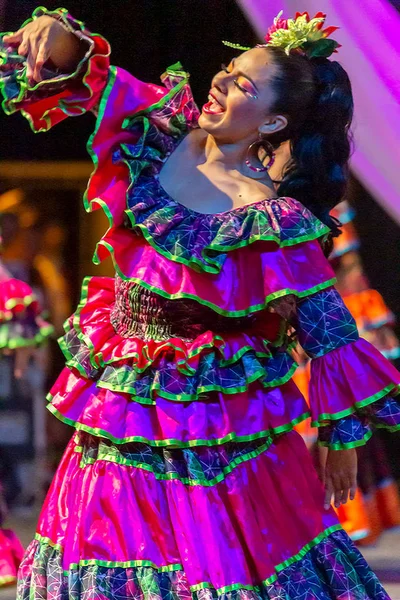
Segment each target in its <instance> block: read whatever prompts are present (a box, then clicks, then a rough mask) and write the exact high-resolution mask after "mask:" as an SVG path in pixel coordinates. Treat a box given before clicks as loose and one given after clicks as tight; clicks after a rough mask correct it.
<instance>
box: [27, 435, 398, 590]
mask: <svg viewBox="0 0 400 600" xmlns="http://www.w3.org/2000/svg"><path fill="white" fill-rule="evenodd" d="M91 443H93V444H96V440H95V439H94V440H92V442H91ZM77 444H81V445H82V446H83V449H82V448H79V446H77ZM86 444H87V440H85V438H84V436H80V438H79V439H77V440H75V441H73V442H71V444H70V446H69V448H68V449H67V453H66V455H65V457H64V459H63V461H62V462H61V465H60V467H59V470H58V473H57V475H56V478H55V480H54V481H53V484H52V486H51V489H50V492H49V495H48V497H47V499H46V501H45V504H44V509H43V512H42V515H41V518H40V521H39V525H38V534H37V536H36V540H35V541H34V542H33V543H32V544H31V546H30V547H29V548H28V551H27V554H26V556H25V559H24V561H23V563H22V565H21V569H20V582H19V598H21V600H25V599H26V600H27V599H28V597H29V593H30V594H31V595H32V594H33V593H35V594H36V595H46V597H47V598H49V599H50V600H66V599H67V598H75V599H78V598H83V597H85V598H86V600H94V598H98V594H99V592H100V593H101V594H102V597H104V598H109V599H110V600H111V598H113V599H115V598H116V599H117V600H118V599H119V598H120V599H121V600H122V598H125V597H127V596H138V597H139V598H140V597H142V595H143V596H146V595H148V593H149V590H151V594H152V595H154V597H155V598H160V599H164V598H165V595H166V594H170V593H173V594H174V595H176V597H177V598H190V597H192V596H193V597H195V598H199V600H201V599H203V600H204V598H206V599H210V600H211V599H213V600H214V599H215V598H217V597H221V596H222V597H223V598H226V600H228V598H232V596H233V597H234V598H236V599H237V600H239V599H243V598H245V599H248V600H259V599H261V598H271V599H272V598H273V599H274V600H276V599H277V598H280V597H282V598H283V597H287V598H293V600H294V599H295V598H299V597H301V594H303V593H307V594H310V593H313V597H314V599H318V600H319V599H320V600H323V599H324V598H326V597H328V596H332V595H335V597H340V596H343V597H344V596H346V597H347V596H348V597H350V595H352V596H353V597H354V598H357V599H358V600H367V599H368V600H372V598H374V600H377V599H380V600H388V598H387V595H386V594H385V592H384V590H383V589H382V587H381V586H380V584H379V582H378V580H377V579H376V577H375V576H374V575H373V574H372V572H371V571H370V570H369V568H368V566H367V564H366V563H365V561H364V560H363V558H362V557H361V555H360V553H359V552H358V551H357V550H356V549H355V548H354V546H353V545H352V543H351V542H350V540H349V539H348V537H347V536H346V534H345V533H344V532H343V531H341V528H340V526H339V525H338V524H337V520H336V516H335V514H334V512H333V510H329V511H321V505H322V502H323V489H322V486H321V484H320V482H319V481H318V479H317V476H316V473H315V470H314V469H313V466H312V463H311V458H310V456H309V453H308V451H307V449H306V448H305V446H304V444H303V442H302V440H301V439H300V437H299V436H298V435H297V434H296V433H294V432H293V433H291V434H289V435H287V436H282V437H280V438H279V439H278V440H276V442H275V443H274V444H272V445H270V446H269V447H267V448H265V449H264V451H262V452H260V453H258V455H255V456H254V457H253V458H249V460H246V461H244V462H242V463H241V464H238V465H237V466H236V467H235V468H233V469H232V470H231V472H230V473H229V474H228V475H227V476H226V477H225V478H224V479H223V481H220V482H214V484H213V485H211V486H209V485H202V484H201V483H199V482H198V483H197V484H196V485H190V486H188V485H187V484H186V483H184V482H183V481H180V480H179V479H178V480H176V479H172V478H171V479H170V480H163V479H161V480H160V479H159V478H157V477H156V476H155V473H154V472H153V471H152V470H147V469H145V468H142V467H141V466H140V465H138V466H132V465H128V464H117V463H116V462H113V461H112V460H109V459H108V458H107V456H105V457H103V459H102V460H99V461H95V462H94V463H93V464H91V463H90V462H87V463H85V464H82V462H81V452H82V451H83V452H85V451H86ZM100 445H101V442H100ZM261 448H262V447H261V446H260V447H259V450H261ZM225 450H226V449H221V451H222V452H225ZM219 451H220V450H219V449H215V450H213V451H212V453H213V454H216V453H218V452H219ZM196 453H197V450H194V451H190V452H188V453H187V454H186V455H185V454H184V453H182V452H181V451H178V452H177V455H176V456H175V455H174V454H173V451H171V453H170V455H169V456H168V458H167V465H168V468H169V469H172V468H173V467H174V465H176V463H178V462H179V464H180V465H181V464H182V463H184V462H185V461H186V463H187V465H188V467H187V468H188V470H190V469H192V468H193V461H195V462H196V461H197V460H200V461H203V460H204V461H205V463H207V464H208V463H209V462H210V458H209V457H207V456H206V455H205V453H206V449H199V455H198V456H197V457H196ZM224 456H225V458H227V456H226V455H225V454H224ZM144 462H145V460H143V463H144ZM189 464H190V466H189ZM143 466H144V464H143ZM179 468H180V467H178V469H179ZM294 471H296V477H295V478H294V477H293V472H294ZM77 499H78V500H77ZM300 499H301V502H300ZM60 506H62V507H63V511H62V512H60V510H59V507H60ZM121 514H123V515H124V519H123V520H122V521H121ZM132 522H134V523H135V525H136V526H135V527H128V528H127V527H126V523H132ZM155 540H156V543H155ZM210 540H212V543H210ZM266 548H267V549H268V552H266Z"/></svg>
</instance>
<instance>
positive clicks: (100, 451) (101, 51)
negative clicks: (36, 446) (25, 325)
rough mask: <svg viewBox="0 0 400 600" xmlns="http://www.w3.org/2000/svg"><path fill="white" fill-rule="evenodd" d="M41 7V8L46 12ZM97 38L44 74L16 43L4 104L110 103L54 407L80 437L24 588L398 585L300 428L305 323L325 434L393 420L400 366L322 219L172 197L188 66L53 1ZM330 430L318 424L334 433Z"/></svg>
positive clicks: (54, 112) (356, 595) (32, 113)
mask: <svg viewBox="0 0 400 600" xmlns="http://www.w3.org/2000/svg"><path fill="white" fill-rule="evenodd" d="M38 14H41V12H40V11H36V13H35V16H37V15H38ZM51 14H53V16H54V17H55V18H59V19H61V20H63V22H64V24H65V26H67V27H68V28H70V29H71V30H75V31H76V32H77V35H78V36H80V37H82V38H83V39H84V40H86V41H83V42H82V43H86V44H87V45H88V46H87V47H88V51H87V53H86V56H85V58H84V59H83V60H82V61H81V63H80V64H79V66H78V68H77V71H76V72H75V73H74V74H72V75H71V76H65V75H58V76H55V77H54V79H50V80H48V81H45V82H43V83H40V84H37V85H36V86H35V87H34V88H31V89H30V88H27V87H26V85H25V79H24V67H23V65H21V64H20V63H19V62H18V61H20V59H18V58H17V57H14V58H13V57H12V55H10V54H6V55H4V62H5V64H4V66H3V72H4V78H3V81H4V84H3V94H4V97H5V102H4V107H5V110H6V112H14V111H17V110H21V111H22V112H23V113H24V114H25V115H26V116H27V117H28V118H29V121H30V123H31V126H32V128H33V129H34V130H35V131H46V130H48V129H49V128H50V127H51V126H52V125H54V124H56V123H57V122H59V121H61V120H62V119H64V118H65V117H67V116H73V115H79V114H82V113H83V112H85V111H88V110H93V111H95V112H96V114H97V120H96V126H95V131H94V133H93V135H92V136H91V138H90V141H89V152H90V154H91V156H92V157H93V161H94V164H95V170H94V172H93V174H92V176H91V179H90V182H89V186H88V189H87V192H86V195H85V199H84V202H85V206H86V208H87V210H88V211H92V210H95V209H97V208H101V209H103V210H104V211H105V213H106V214H107V216H108V218H109V222H110V227H109V229H108V231H107V232H106V234H105V235H104V237H103V238H102V239H101V240H100V241H99V243H98V246H97V249H96V253H95V258H94V260H95V262H99V261H101V260H103V258H105V257H107V256H109V255H111V256H112V258H113V261H114V266H115V271H116V276H115V279H112V278H107V277H92V278H88V279H86V280H85V281H84V284H83V289H82V298H81V302H80V304H79V307H78V309H77V311H76V312H75V314H74V315H73V316H72V317H71V318H70V319H69V321H68V323H67V327H66V334H65V336H64V338H63V339H62V340H61V347H62V349H63V351H64V353H65V356H66V359H67V363H66V367H65V369H64V371H63V372H62V374H61V376H60V378H59V379H58V381H57V382H56V384H55V385H54V387H53V389H52V391H51V394H50V396H49V409H50V411H51V412H52V413H53V414H54V415H56V416H57V417H58V418H59V419H61V420H63V421H64V422H65V423H68V424H70V425H71V426H72V427H73V428H74V429H75V433H74V435H73V437H72V440H71V442H70V444H69V446H68V448H67V450H66V453H65V455H64V457H63V459H62V461H61V464H60V466H59V469H58V471H57V474H56V476H55V479H54V481H53V483H52V486H51V489H50V491H49V494H48V496H47V499H46V501H45V504H44V507H43V511H42V514H41V517H40V520H39V524H38V529H37V534H36V538H35V540H34V541H33V542H32V544H31V545H30V546H29V548H28V550H27V553H26V555H25V558H24V560H23V563H22V566H21V569H20V573H19V580H20V581H19V592H18V598H19V599H20V600H22V599H28V598H29V599H30V600H32V599H34V598H44V597H46V598H48V599H49V600H66V599H67V598H68V599H74V600H75V599H78V598H80V599H82V600H83V599H85V600H92V599H95V598H96V599H99V600H100V599H102V600H103V599H104V600H105V599H109V600H111V599H121V600H122V599H127V598H138V599H139V598H151V599H152V600H158V599H159V600H161V599H163V600H164V599H171V598H188V599H189V598H197V599H198V600H206V599H211V598H217V597H220V598H222V599H223V600H228V599H229V600H231V599H235V598H237V599H246V598H248V599H252V600H253V599H260V598H264V599H267V598H268V599H274V600H278V599H282V600H283V599H297V600H300V599H302V598H303V599H304V600H305V599H307V600H312V599H315V600H316V599H318V600H323V599H328V598H329V599H330V598H346V599H349V600H350V599H354V600H356V599H357V600H361V599H362V600H364V599H371V600H372V599H374V600H383V599H387V598H388V596H387V594H386V592H385V591H384V590H383V588H382V586H381V585H380V583H379V581H378V580H377V578H376V576H375V575H374V574H373V573H372V572H371V570H370V569H369V567H368V565H367V564H366V562H365V561H364V559H363V558H362V556H361V554H360V553H359V552H358V550H357V549H356V548H355V547H354V546H353V544H352V542H351V541H350V539H349V538H348V536H347V534H346V533H345V532H344V531H343V530H342V528H341V526H340V525H339V524H338V521H337V517H336V515H335V513H334V511H333V510H328V511H324V510H323V495H324V494H323V489H322V486H321V484H320V482H319V480H318V478H317V475H316V472H315V470H314V468H313V466H312V462H311V459H310V456H309V453H308V450H307V448H306V446H305V444H304V442H303V440H302V439H301V436H300V435H299V434H298V433H296V432H295V431H293V428H294V425H295V424H296V423H298V422H299V421H301V420H303V419H305V418H306V417H307V416H308V415H309V408H308V406H307V403H306V402H305V400H304V398H303V396H302V395H301V393H300V392H299V390H298V388H297V387H296V385H295V384H294V383H293V382H292V380H291V377H292V374H293V371H294V369H295V364H294V361H293V358H292V356H291V353H290V350H291V347H292V344H293V343H294V342H293V339H292V337H291V336H290V335H289V333H288V332H289V331H291V330H292V328H293V327H295V329H296V332H297V336H298V337H299V339H300V341H301V344H302V346H303V347H304V348H306V350H307V352H308V353H309V354H310V355H312V356H313V358H314V360H313V364H312V384H311V413H312V416H313V420H314V422H315V423H316V424H317V425H318V426H320V431H321V434H320V435H321V438H322V441H323V443H326V444H328V445H330V446H331V447H332V448H347V447H353V446H356V445H358V444H363V443H364V442H365V440H366V439H367V438H368V437H369V435H370V429H369V425H368V421H369V420H370V421H372V422H374V423H377V424H380V425H382V426H385V427H389V428H398V427H399V423H400V405H399V404H398V402H397V400H396V399H395V397H394V395H395V394H396V393H397V391H398V389H399V387H398V386H399V383H400V375H399V373H398V372H397V370H396V369H395V368H394V367H393V366H392V365H391V364H390V363H389V362H388V361H386V359H384V358H383V357H382V355H381V354H380V353H379V352H378V351H377V350H376V349H375V348H374V347H372V346H371V345H370V344H368V342H366V341H365V340H362V339H359V335H358V332H357V329H356V326H355V323H354V320H353V318H352V317H351V315H350V314H349V312H348V310H347V309H346V307H345V306H344V304H343V301H342V300H341V298H340V296H339V294H338V293H337V292H336V290H335V288H334V287H333V284H334V281H335V280H334V274H333V272H332V269H331V267H330V265H329V263H328V261H327V260H326V258H325V257H324V254H323V251H322V249H321V244H323V242H324V238H325V237H326V236H327V235H328V233H329V231H328V229H327V227H326V226H325V225H324V224H323V223H321V222H320V221H318V219H316V218H315V216H313V215H312V214H311V213H310V212H309V211H308V210H307V209H306V208H304V206H302V205H301V204H300V203H299V202H297V201H296V200H293V199H290V198H279V199H274V200H264V201H261V202H256V203H250V204H248V205H246V206H243V207H241V208H237V209H233V210H230V211H227V212H224V213H219V214H215V215H210V214H208V215H207V214H200V213H198V212H195V211H193V210H191V209H189V208H186V207H185V206H183V205H181V204H179V203H177V202H176V201H174V200H173V199H172V198H171V197H169V196H168V194H167V193H166V192H165V190H164V189H163V188H162V186H161V184H160V182H159V180H158V174H159V172H160V170H161V168H162V166H163V164H164V162H165V161H166V160H167V158H168V156H169V154H170V153H171V152H173V151H174V149H175V148H176V146H177V144H179V142H180V141H181V140H182V139H183V136H185V135H186V134H187V133H188V132H190V131H191V129H193V128H194V127H197V117H198V111H197V108H196V105H195V104H194V101H193V98H192V95H191V91H190V88H189V85H188V77H187V75H186V74H185V73H184V72H183V71H182V70H181V67H180V65H175V66H174V67H173V68H171V69H169V70H168V71H167V73H166V74H165V75H164V77H163V78H162V82H163V85H162V86H156V85H149V84H144V83H142V82H140V81H138V80H137V79H135V78H133V77H132V76H131V75H129V74H128V73H126V72H125V71H123V70H122V69H119V68H115V67H109V61H108V57H109V46H108V44H107V42H106V41H105V40H104V39H103V38H102V37H101V36H99V35H90V33H89V32H87V31H86V30H85V29H84V27H83V25H82V24H81V23H78V22H76V21H74V20H73V19H72V18H71V17H69V16H68V15H67V13H66V12H65V11H58V12H55V13H51ZM322 432H323V433H322Z"/></svg>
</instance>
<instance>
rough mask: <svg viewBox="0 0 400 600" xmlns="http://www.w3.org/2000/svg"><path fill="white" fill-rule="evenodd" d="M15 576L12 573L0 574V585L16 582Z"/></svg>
mask: <svg viewBox="0 0 400 600" xmlns="http://www.w3.org/2000/svg"><path fill="white" fill-rule="evenodd" d="M16 581H17V578H16V577H13V576H12V575H4V576H3V577H1V576H0V587H2V586H4V585H11V584H13V583H16Z"/></svg>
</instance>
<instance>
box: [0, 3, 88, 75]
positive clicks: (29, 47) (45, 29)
mask: <svg viewBox="0 0 400 600" xmlns="http://www.w3.org/2000/svg"><path fill="white" fill-rule="evenodd" d="M3 42H4V45H5V46H10V47H12V48H15V50H16V51H17V53H18V54H19V56H24V57H25V58H26V77H27V79H28V82H29V83H30V84H31V85H34V84H35V83H38V82H39V81H42V79H44V77H43V75H44V73H42V69H43V67H44V65H45V64H46V63H47V62H48V61H51V64H52V65H53V66H54V68H55V69H56V70H57V71H60V72H62V73H73V72H74V71H75V70H76V68H77V67H78V64H79V61H80V60H82V58H83V57H84V55H85V52H86V51H87V50H88V44H84V42H83V39H82V37H81V38H79V37H78V36H77V35H76V34H74V33H72V32H71V30H70V29H69V28H68V27H67V26H66V25H65V24H64V23H63V22H62V21H61V20H59V19H57V18H55V14H54V16H50V15H41V16H39V17H38V18H36V19H33V20H31V21H29V22H28V23H27V24H26V25H24V26H22V27H21V29H19V30H18V31H16V32H15V33H12V34H9V35H5V36H4V37H3Z"/></svg>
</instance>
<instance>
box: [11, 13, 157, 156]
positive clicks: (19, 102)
mask: <svg viewBox="0 0 400 600" xmlns="http://www.w3.org/2000/svg"><path fill="white" fill-rule="evenodd" d="M42 15H49V16H51V17H53V18H55V19H58V20H59V21H60V22H61V23H62V24H63V25H64V27H65V28H67V29H68V30H69V31H70V32H71V33H73V34H74V35H76V36H77V37H78V38H79V40H81V43H82V45H83V47H85V53H84V56H83V58H82V59H81V61H80V62H79V64H78V65H77V67H76V69H75V71H74V72H73V73H59V72H54V71H50V70H48V69H44V71H43V75H44V77H45V79H44V80H43V81H41V82H39V83H37V84H35V85H33V86H30V85H29V82H28V80H27V78H26V64H25V59H24V58H23V57H21V56H18V54H16V52H15V50H13V49H12V48H11V47H7V46H5V44H4V42H3V37H4V35H6V34H0V91H1V94H2V96H3V103H2V107H3V110H4V111H5V113H6V114H12V113H15V112H18V111H19V112H21V113H22V114H23V115H24V116H25V117H26V118H27V119H28V121H29V123H30V125H31V127H32V129H33V131H35V132H36V133H39V132H44V131H48V130H49V129H50V128H51V127H53V126H54V125H56V124H57V123H59V122H60V121H63V120H64V119H66V118H67V117H71V116H79V115H82V114H84V113H86V112H89V111H92V112H94V113H95V114H98V113H101V119H100V120H98V123H97V124H96V132H97V131H98V130H99V129H100V121H103V122H102V128H101V129H102V132H101V133H102V136H103V137H105V135H107V137H108V138H113V136H114V135H116V134H117V133H118V132H119V130H120V129H121V125H122V122H123V120H124V119H125V118H126V117H127V116H128V115H129V114H133V113H134V112H135V111H137V110H139V109H142V108H144V107H146V106H148V105H149V104H151V103H152V102H155V101H156V100H157V99H158V98H160V96H163V95H164V94H165V89H164V88H162V87H160V86H155V85H151V84H146V83H143V82H141V81H139V80H137V79H136V78H135V77H133V76H131V75H130V74H129V73H127V72H126V71H124V70H123V69H118V68H116V67H110V52H111V50H110V45H109V43H108V42H107V40H105V39H104V38H103V37H102V36H101V35H99V34H96V33H91V32H90V31H88V30H87V29H86V27H85V25H84V24H83V23H82V22H80V21H77V20H76V19H74V18H73V17H72V16H71V15H70V14H69V13H68V11H67V10H66V9H63V8H60V9H57V10H54V11H48V10H47V9H45V8H43V7H40V8H37V9H36V10H35V11H34V13H33V15H32V19H37V18H38V17H40V16H42ZM32 19H29V21H30V20H32ZM29 21H27V22H26V23H24V25H26V24H27V23H28V22H29ZM110 96H111V97H110ZM107 103H108V107H109V108H110V107H111V105H112V114H110V112H109V113H108V114H107V115H106V119H104V120H103V119H102V117H103V116H104V105H105V104H107ZM121 141H127V136H126V134H125V135H123V136H122V138H121V139H118V140H114V139H110V143H112V142H114V143H115V142H116V143H118V142H121ZM106 146H107V148H108V145H106Z"/></svg>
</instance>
